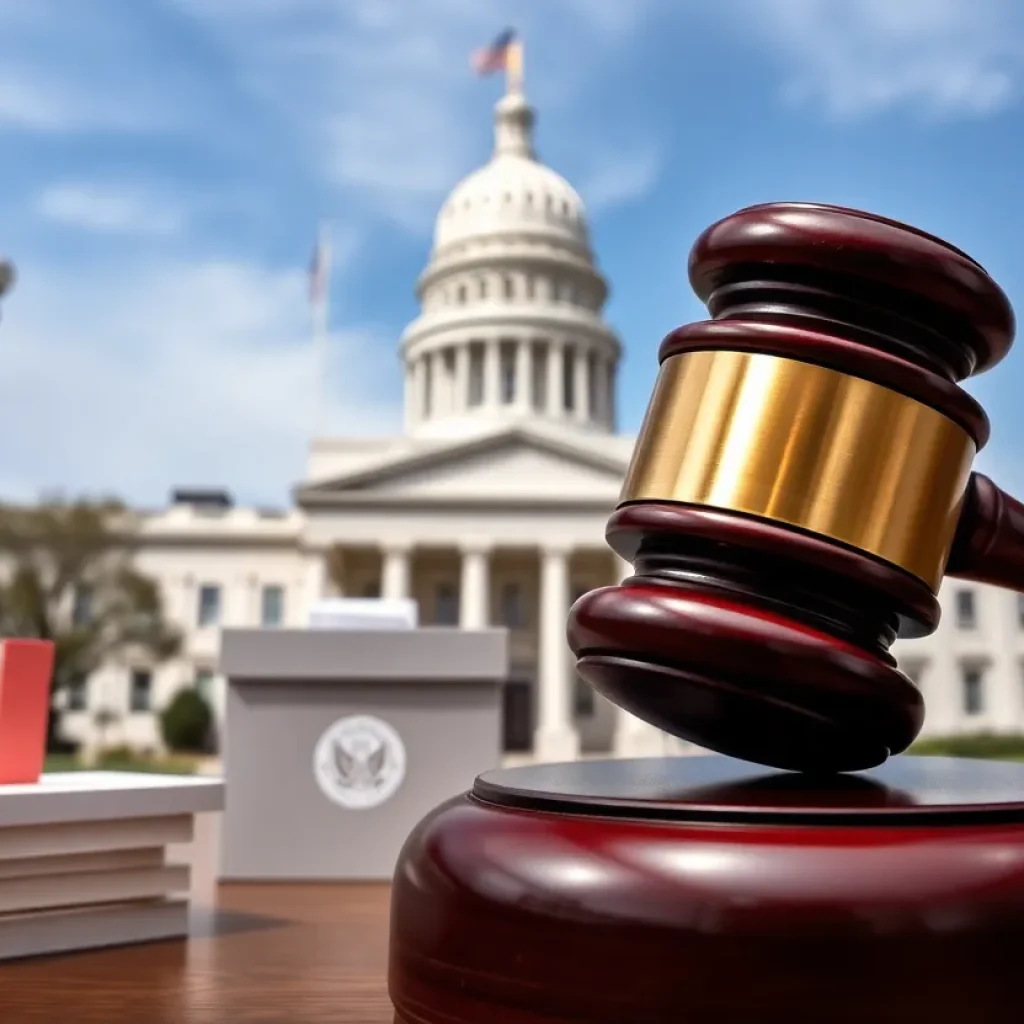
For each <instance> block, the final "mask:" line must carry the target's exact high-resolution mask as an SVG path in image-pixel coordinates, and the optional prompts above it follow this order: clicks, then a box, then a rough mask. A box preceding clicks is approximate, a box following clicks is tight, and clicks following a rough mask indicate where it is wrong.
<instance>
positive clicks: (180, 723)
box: [160, 686, 213, 754]
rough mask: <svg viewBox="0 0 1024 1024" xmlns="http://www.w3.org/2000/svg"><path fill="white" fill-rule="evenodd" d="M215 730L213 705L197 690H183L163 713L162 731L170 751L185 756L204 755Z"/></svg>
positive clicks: (174, 697)
mask: <svg viewBox="0 0 1024 1024" xmlns="http://www.w3.org/2000/svg"><path fill="white" fill-rule="evenodd" d="M212 728H213V712H212V711H211V710H210V705H209V704H207V702H206V700H205V699H204V697H203V696H202V694H200V693H199V692H198V691H197V690H196V689H195V687H192V686H186V687H183V688H182V689H180V690H179V691H178V692H177V693H176V694H175V695H174V696H173V697H172V698H171V701H170V703H169V704H168V705H167V706H166V707H165V708H164V709H163V711H161V712H160V732H161V734H162V735H163V739H164V743H165V744H166V746H167V749H168V750H172V751H175V752H178V753H184V754H199V753H204V752H205V751H206V749H207V747H208V746H209V740H210V733H211V730H212Z"/></svg>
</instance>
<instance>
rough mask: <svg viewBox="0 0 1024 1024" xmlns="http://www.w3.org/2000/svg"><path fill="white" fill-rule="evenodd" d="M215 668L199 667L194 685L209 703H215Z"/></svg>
mask: <svg viewBox="0 0 1024 1024" xmlns="http://www.w3.org/2000/svg"><path fill="white" fill-rule="evenodd" d="M213 678H214V676H213V669H212V668H197V669H196V675H195V679H194V680H193V685H194V686H195V688H196V692H197V693H198V694H199V696H200V697H202V698H203V700H205V701H206V703H207V704H212V703H213Z"/></svg>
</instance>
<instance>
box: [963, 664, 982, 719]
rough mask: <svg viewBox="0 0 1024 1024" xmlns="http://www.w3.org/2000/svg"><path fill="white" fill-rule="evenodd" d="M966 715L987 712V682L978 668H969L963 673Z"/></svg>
mask: <svg viewBox="0 0 1024 1024" xmlns="http://www.w3.org/2000/svg"><path fill="white" fill-rule="evenodd" d="M962 686H963V698H964V714H965V715H980V714H981V713H982V712H983V711H984V710H985V680H984V676H983V674H982V671H981V669H980V668H978V667H977V666H969V667H967V668H965V669H964V670H963V672H962Z"/></svg>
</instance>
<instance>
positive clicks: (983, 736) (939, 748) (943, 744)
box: [907, 733, 1024, 761]
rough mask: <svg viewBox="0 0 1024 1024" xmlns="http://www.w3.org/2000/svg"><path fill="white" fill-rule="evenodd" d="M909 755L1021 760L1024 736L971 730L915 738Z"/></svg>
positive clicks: (1023, 757) (1022, 759) (1023, 755)
mask: <svg viewBox="0 0 1024 1024" xmlns="http://www.w3.org/2000/svg"><path fill="white" fill-rule="evenodd" d="M907 753H908V754H924V755H929V756H938V757H976V758H984V759H987V760H994V761H1024V735H1021V734H1017V733H1001V734H998V733H974V734H973V735H970V734H969V735H964V736H937V737H932V738H929V739H926V740H918V742H917V743H915V744H914V745H913V746H912V747H911V748H910V750H908V751H907Z"/></svg>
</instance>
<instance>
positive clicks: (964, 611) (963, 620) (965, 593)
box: [956, 590, 978, 629]
mask: <svg viewBox="0 0 1024 1024" xmlns="http://www.w3.org/2000/svg"><path fill="white" fill-rule="evenodd" d="M956 624H957V628H958V629H974V628H975V627H976V626H977V625H978V617H977V610H976V608H975V606H974V591H973V590H958V591H957V592H956Z"/></svg>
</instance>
